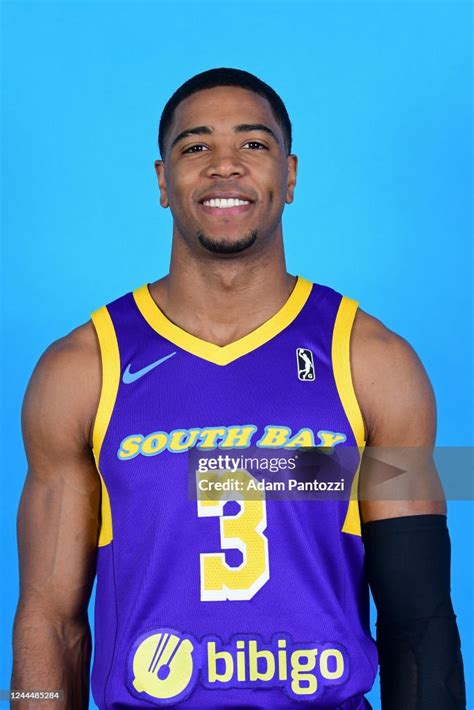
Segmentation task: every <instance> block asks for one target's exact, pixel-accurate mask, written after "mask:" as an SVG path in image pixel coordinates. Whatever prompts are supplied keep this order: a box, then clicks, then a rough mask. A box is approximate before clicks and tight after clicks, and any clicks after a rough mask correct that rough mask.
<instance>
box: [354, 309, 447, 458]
mask: <svg viewBox="0 0 474 710" xmlns="http://www.w3.org/2000/svg"><path fill="white" fill-rule="evenodd" d="M351 367H352V376H353V382H354V389H355V392H356V396H357V399H358V402H359V405H360V408H361V412H362V416H363V419H364V423H365V427H366V438H367V440H368V443H369V444H377V445H382V446H384V445H386V446H397V445H418V444H429V443H432V442H433V440H434V437H435V432H436V408H435V401H434V395H433V390H432V387H431V384H430V381H429V379H428V376H427V374H426V371H425V369H424V367H423V365H422V363H421V360H420V358H419V357H418V355H417V353H416V352H415V350H414V349H413V348H412V346H411V345H410V344H409V343H408V342H407V340H405V338H403V337H401V336H400V335H398V334H397V333H394V332H393V331H392V330H390V329H389V328H387V327H386V326H385V325H384V324H383V323H382V322H381V321H380V320H378V319H377V318H374V317H373V316H371V315H369V314H368V313H366V312H365V311H363V310H361V309H358V310H357V313H356V317H355V320H354V325H353V328H352V334H351Z"/></svg>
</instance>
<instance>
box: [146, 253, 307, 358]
mask: <svg viewBox="0 0 474 710" xmlns="http://www.w3.org/2000/svg"><path fill="white" fill-rule="evenodd" d="M275 247H277V248H275ZM206 256H207V255H206ZM295 283H296V279H295V277H294V276H291V275H290V274H288V273H287V271H286V265H285V258H284V253H283V242H282V239H280V240H277V244H273V245H272V250H271V255H269V254H265V255H261V257H260V258H259V256H258V255H255V257H254V256H253V255H252V254H246V255H245V256H244V255H243V254H242V255H241V256H238V257H235V256H234V257H232V258H228V257H223V258H216V257H213V258H206V259H193V258H190V254H189V252H187V253H186V254H183V253H182V249H181V248H180V247H179V246H178V245H177V243H176V240H174V241H173V249H172V254H171V265H170V272H169V274H168V275H167V276H165V277H164V278H162V279H160V280H159V281H156V282H155V283H153V284H151V286H150V291H151V295H152V296H153V298H154V300H155V301H156V303H157V304H158V306H159V307H160V309H161V310H162V311H163V312H164V314H165V315H166V316H167V318H169V320H171V321H173V323H175V324H176V325H178V326H179V327H180V328H183V330H186V331H187V332H188V333H191V334H192V335H196V336H197V337H199V338H201V339H202V340H206V341H207V342H211V343H215V344H216V345H227V344H228V343H231V342H234V341H235V340H238V339H239V338H242V337H243V336H244V335H247V333H250V332H251V331H252V330H255V328H257V327H258V326H260V325H262V323H264V322H265V321H267V320H268V319H269V318H271V317H272V316H273V315H274V314H275V313H276V312H277V311H278V310H279V309H280V308H281V307H282V306H283V305H284V304H285V302H286V301H287V300H288V297H289V295H290V293H291V291H292V290H293V288H294V285H295Z"/></svg>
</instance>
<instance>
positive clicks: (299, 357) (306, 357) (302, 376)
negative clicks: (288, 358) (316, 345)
mask: <svg viewBox="0 0 474 710" xmlns="http://www.w3.org/2000/svg"><path fill="white" fill-rule="evenodd" d="M296 364H297V367H298V379H299V380H302V381H303V382H314V377H315V372H314V358H313V351H312V350H309V349H308V348H296Z"/></svg>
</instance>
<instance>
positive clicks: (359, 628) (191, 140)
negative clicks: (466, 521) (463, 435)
mask: <svg viewBox="0 0 474 710" xmlns="http://www.w3.org/2000/svg"><path fill="white" fill-rule="evenodd" d="M159 146H160V152H161V157H162V159H161V160H158V161H156V172H157V176H158V183H159V189H160V202H161V205H162V206H163V207H165V208H166V207H170V209H171V212H172V216H173V246H172V255H171V265H170V271H169V274H168V275H167V276H166V277H164V278H162V279H159V280H158V281H156V282H154V283H152V284H150V285H147V284H145V285H144V286H142V287H140V288H138V289H136V290H135V291H134V292H133V293H130V294H126V295H125V296H123V297H121V298H119V299H117V300H116V301H114V302H113V303H110V304H109V305H108V306H107V307H102V308H100V309H98V310H97V311H95V312H94V313H93V314H92V322H88V323H86V324H85V325H82V326H80V327H79V328H77V329H76V330H74V331H73V332H72V333H70V334H69V335H67V336H66V337H65V338H63V339H61V340H59V341H58V342H56V343H54V344H53V345H52V346H51V347H50V348H49V349H48V350H47V351H46V353H45V354H44V355H43V357H42V358H41V360H40V362H39V364H38V366H37V368H36V370H35V372H34V374H33V377H32V379H31V382H30V385H29V387H28V391H27V395H26V398H25V404H24V419H23V421H24V435H25V443H26V450H27V455H28V460H29V473H28V477H27V480H26V484H25V489H24V493H23V496H22V500H21V504H20V509H19V520H18V523H19V553H20V564H21V595H20V601H19V606H18V611H17V615H16V619H15V629H14V648H15V662H14V672H13V679H12V688H14V689H16V688H18V689H21V688H25V687H36V688H44V689H62V690H63V691H64V693H65V698H66V707H68V708H82V707H87V702H88V674H89V659H90V648H91V642H90V631H89V626H88V623H87V605H88V600H89V595H90V592H91V587H92V583H93V578H94V574H95V572H96V570H97V597H96V607H95V657H94V668H93V673H92V690H93V695H94V700H95V702H96V704H97V705H98V706H99V707H100V708H108V709H109V710H111V709H112V708H113V709H118V708H133V707H150V706H152V705H158V706H160V705H173V706H175V705H178V706H179V705H180V704H182V705H183V706H184V707H190V708H224V707H225V708H278V707H281V708H287V707H301V704H302V703H303V704H304V703H306V704H307V705H309V706H315V707H321V708H344V709H348V708H352V709H353V710H357V709H359V708H368V707H370V706H369V704H368V701H367V700H366V699H365V697H364V694H365V693H366V692H368V691H369V690H370V688H371V687H372V684H373V682H374V678H375V675H376V670H377V661H379V662H380V668H381V684H382V703H383V707H384V709H385V708H388V709H392V708H397V709H398V708H404V709H407V708H416V709H417V710H419V709H420V708H422V709H423V710H425V709H427V708H430V709H434V708H438V709H439V710H442V709H444V708H446V709H447V708H451V709H452V708H462V707H464V706H465V701H464V687H463V682H464V681H463V672H462V660H461V656H460V644H459V637H458V633H457V628H456V622H455V616H454V613H453V609H452V605H451V600H450V592H449V537H448V532H447V528H446V507H445V502H444V499H443V496H442V493H440V492H439V488H438V487H437V477H436V472H435V470H434V467H433V463H432V460H431V449H432V446H433V442H434V437H435V404H434V399H433V393H432V390H431V387H430V384H429V381H428V379H427V376H426V373H425V372H424V370H423V367H422V365H421V363H420V361H419V360H418V358H417V356H416V355H415V353H414V352H413V350H412V349H411V348H410V346H409V345H408V344H407V343H406V342H405V341H404V340H403V339H402V338H400V337H399V336H397V335H395V334H394V333H392V332H391V331H389V330H388V329H387V328H385V327H384V326H383V325H382V324H381V323H380V322H379V321H378V320H377V319H375V318H373V317H371V316H369V315H368V314H366V313H364V312H363V311H362V310H360V309H358V308H357V303H356V302H355V301H352V300H351V299H349V298H346V297H343V296H341V294H338V293H337V292H335V291H334V290H332V289H330V288H328V287H325V286H321V285H318V284H312V283H310V282H309V281H307V280H306V279H304V278H303V277H297V278H295V277H294V276H291V275H290V274H288V273H287V271H286V267H285V258H284V251H283V239H282V225H281V217H282V212H283V208H284V205H285V204H289V203H291V202H292V201H293V196H294V190H295V185H296V173H297V158H296V156H295V155H293V154H292V153H291V124H290V121H289V118H288V114H287V112H286V109H285V107H284V105H283V103H282V101H281V99H280V98H279V97H278V95H277V94H276V93H275V92H274V91H273V90H272V89H271V88H270V87H269V86H267V85H266V84H264V83H263V82H261V81H260V80H259V79H257V78H256V77H254V76H253V75H251V74H248V73H247V72H242V71H239V70H233V69H214V70H210V71H208V72H204V73H202V74H200V75H197V76H195V77H193V78H192V79H190V80H189V81H188V82H186V83H185V84H184V85H183V86H182V87H181V88H180V89H179V90H178V91H177V92H176V93H175V94H174V95H173V97H172V98H171V99H170V100H169V102H168V104H167V105H166V107H165V109H164V111H163V115H162V118H161V122H160V133H159ZM349 346H350V348H349ZM364 446H367V450H366V451H367V452H368V451H369V447H370V449H371V450H372V451H376V452H377V456H374V455H372V456H371V457H367V458H368V462H369V464H370V465H367V466H366V467H365V469H364V470H363V471H362V473H361V474H360V481H359V463H360V453H359V450H360V449H362V448H363V447H364ZM308 448H309V449H310V450H312V451H313V452H314V451H318V450H319V449H326V450H327V449H329V452H331V451H332V452H333V454H334V453H336V452H342V453H346V454H347V455H348V458H349V463H347V462H346V464H345V468H344V471H345V479H346V480H345V484H346V485H347V486H348V488H349V489H351V490H352V492H353V493H355V497H354V495H353V496H351V500H348V499H347V497H346V498H345V499H344V500H341V499H333V498H331V497H328V498H327V499H325V500H320V499H319V500H310V499H303V500H302V499H298V500H296V499H295V498H292V497H290V496H289V495H288V496H287V497H286V498H284V499H283V500H274V499H272V498H271V497H270V496H267V495H266V494H265V493H264V492H263V493H262V492H259V493H257V494H255V495H253V496H250V495H243V494H242V493H240V495H234V496H232V495H228V496H227V497H226V496H225V495H224V494H223V493H222V492H218V493H217V494H216V495H215V496H214V497H212V496H210V495H209V496H207V497H206V496H204V497H203V496H201V495H197V497H196V495H194V497H193V495H192V492H193V491H194V493H196V491H201V490H209V489H210V488H214V489H215V490H217V491H219V490H222V489H223V488H224V487H225V486H224V484H225V485H226V486H227V488H230V487H231V484H232V486H234V490H240V491H242V490H244V489H245V490H246V491H247V490H249V489H250V488H251V484H252V483H253V482H255V481H256V480H257V479H258V476H257V474H256V473H252V472H251V471H249V470H248V469H247V468H246V467H245V466H240V464H239V463H237V465H236V466H234V467H233V469H232V470H229V467H228V466H224V467H223V466H221V465H220V466H219V470H217V469H216V466H215V465H214V464H213V463H212V461H211V459H209V470H206V468H204V471H205V473H202V471H201V469H200V468H197V466H196V463H197V462H198V463H199V462H200V461H201V458H202V457H204V455H206V456H209V455H212V456H214V455H217V454H229V452H230V453H231V454H232V457H233V458H235V459H236V460H237V462H238V461H239V459H238V456H240V455H242V454H245V453H246V451H248V452H249V451H252V452H253V451H255V450H258V452H259V454H260V455H261V457H262V460H263V459H264V458H265V457H268V456H271V455H272V454H273V453H275V452H276V453H282V452H284V453H285V454H288V455H289V456H290V457H291V455H294V454H297V453H298V451H300V450H305V449H308ZM427 451H428V455H427V453H426V452H427ZM200 457H201V458H200ZM256 458H257V460H258V457H256ZM283 460H284V461H287V462H288V461H290V458H288V459H283ZM295 460H296V458H295ZM364 461H365V456H364ZM200 465H201V464H200V463H199V466H200ZM281 465H282V466H283V465H284V464H281ZM288 465H290V464H288ZM405 480H407V483H405ZM394 481H395V484H396V485H395V486H394V485H393V482H394ZM359 483H360V487H361V488H362V487H365V494H364V496H363V497H364V500H362V499H361V500H360V502H359V503H358V501H357V498H356V496H357V488H358V485H359ZM201 484H205V486H204V485H201ZM219 486H220V488H219ZM190 491H191V494H190ZM408 492H409V493H408ZM381 494H383V495H385V499H384V500H380V497H381ZM400 494H402V495H400ZM403 494H406V495H405V497H404V498H403ZM361 518H362V526H361ZM364 546H365V557H364ZM367 578H368V580H369V582H370V584H371V585H372V590H373V593H374V598H375V601H376V604H377V607H378V633H377V646H376V645H375V642H374V640H373V639H372V638H371V637H370V631H369V620H368V585H367ZM377 650H378V654H377ZM26 705H27V706H28V703H26ZM30 705H31V707H35V705H34V703H33V704H30ZM46 706H47V705H46ZM52 706H53V704H52V703H51V707H52Z"/></svg>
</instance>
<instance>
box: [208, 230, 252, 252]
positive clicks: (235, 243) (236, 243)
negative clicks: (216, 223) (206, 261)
mask: <svg viewBox="0 0 474 710" xmlns="http://www.w3.org/2000/svg"><path fill="white" fill-rule="evenodd" d="M197 236H198V240H199V243H200V244H201V246H202V247H203V248H204V249H206V250H207V251H209V252H211V253H213V254H240V253H241V252H244V251H247V250H248V249H250V247H252V245H253V244H254V243H255V242H256V240H257V237H258V232H257V230H256V229H253V230H251V231H250V232H248V233H247V234H245V235H239V236H235V237H229V236H222V235H219V236H210V235H208V234H204V232H201V231H199V232H198V235H197Z"/></svg>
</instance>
